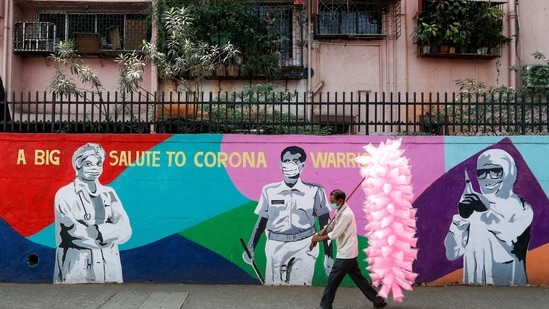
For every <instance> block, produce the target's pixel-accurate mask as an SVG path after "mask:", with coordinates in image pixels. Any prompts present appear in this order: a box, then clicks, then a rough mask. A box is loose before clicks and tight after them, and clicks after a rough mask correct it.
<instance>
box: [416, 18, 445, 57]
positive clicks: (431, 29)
mask: <svg viewBox="0 0 549 309" xmlns="http://www.w3.org/2000/svg"><path fill="white" fill-rule="evenodd" d="M438 31H439V30H438V26H437V25H435V24H428V23H426V22H421V23H420V24H418V25H417V27H416V28H415V29H414V31H413V32H412V41H413V42H414V43H415V44H418V45H419V46H420V48H421V54H422V55H426V54H428V53H429V52H430V50H431V43H432V42H434V41H435V40H436V37H437V36H438Z"/></svg>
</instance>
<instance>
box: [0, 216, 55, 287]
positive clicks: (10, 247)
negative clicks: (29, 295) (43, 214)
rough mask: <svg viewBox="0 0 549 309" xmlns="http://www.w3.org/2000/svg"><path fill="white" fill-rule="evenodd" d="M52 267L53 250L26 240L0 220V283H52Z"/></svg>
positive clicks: (53, 259)
mask: <svg viewBox="0 0 549 309" xmlns="http://www.w3.org/2000/svg"><path fill="white" fill-rule="evenodd" d="M35 258H36V259H35ZM29 262H31V263H29ZM34 263H36V264H35V265H34ZM54 265H55V249H52V248H49V247H46V246H42V245H39V244H36V243H34V242H32V241H29V240H27V239H26V238H25V237H23V236H22V235H20V234H19V233H17V232H16V231H15V230H14V229H13V228H12V227H11V226H9V224H7V223H6V221H4V219H0V282H11V283H52V282H53V267H54Z"/></svg>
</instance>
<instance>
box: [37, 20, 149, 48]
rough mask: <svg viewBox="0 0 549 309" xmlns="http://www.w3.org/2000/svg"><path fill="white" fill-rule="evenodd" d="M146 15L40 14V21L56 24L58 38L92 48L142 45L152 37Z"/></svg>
mask: <svg viewBox="0 0 549 309" xmlns="http://www.w3.org/2000/svg"><path fill="white" fill-rule="evenodd" d="M146 18H147V16H146V15H145V14H124V13H72V12H71V13H57V12H41V13H39V14H38V20H39V21H40V22H48V23H52V24H54V25H55V26H56V29H57V37H56V42H58V41H60V40H61V41H63V40H68V39H71V40H75V41H76V45H77V46H79V47H80V48H84V49H85V50H86V51H91V52H96V51H115V50H134V49H139V48H140V44H141V42H142V41H143V40H150V26H149V25H148V22H147V19H146ZM79 40H80V42H79ZM83 44H85V46H83ZM89 44H93V45H96V46H90V45H89Z"/></svg>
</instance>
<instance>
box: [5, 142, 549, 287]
mask: <svg viewBox="0 0 549 309" xmlns="http://www.w3.org/2000/svg"><path fill="white" fill-rule="evenodd" d="M399 138H400V137H399ZM0 139H1V140H2V144H3V145H5V146H4V147H3V149H2V150H1V151H2V153H3V155H4V160H1V161H0V166H1V169H2V171H3V175H2V176H1V178H2V180H1V182H0V198H1V205H0V281H2V282H36V283H38V282H40V283H51V282H52V279H53V281H54V282H61V283H72V282H77V281H78V282H143V281H147V282H158V283H194V284H201V283H202V284H261V282H262V280H265V283H266V284H297V285H303V284H312V285H324V284H325V283H326V279H327V276H326V272H327V271H329V268H330V265H331V260H332V258H333V257H334V256H333V254H332V252H333V249H334V248H333V247H334V244H323V245H320V246H317V247H316V248H315V251H313V252H309V253H308V254H307V252H306V251H303V249H302V248H303V245H301V244H300V243H305V244H306V245H305V246H306V247H308V245H309V244H310V239H308V238H309V237H310V233H312V231H313V229H312V227H313V225H314V226H315V228H316V229H319V228H320V227H321V226H322V225H323V224H325V222H327V219H328V216H329V215H331V214H333V210H331V209H329V208H328V206H327V204H326V196H325V194H326V193H325V192H326V191H330V190H332V189H335V188H340V189H343V190H346V191H350V190H352V188H354V187H355V186H356V184H357V183H359V181H360V180H361V176H360V174H359V169H360V166H359V165H358V164H357V163H356V162H355V158H357V157H358V156H362V155H364V153H363V152H364V150H363V146H364V145H366V144H369V143H372V144H374V145H376V144H379V143H381V142H383V141H386V140H387V139H391V137H388V136H330V137H322V136H298V135H293V136H254V135H63V134H59V135H57V134H55V135H54V134H1V135H0ZM81 147H84V148H81ZM288 147H289V148H288ZM401 148H402V149H404V150H405V152H406V155H407V157H408V158H409V160H410V161H409V165H410V167H411V171H412V184H413V194H414V197H415V200H414V203H413V206H414V207H415V208H417V235H416V236H417V239H418V248H419V251H418V256H417V260H416V261H415V263H414V272H416V273H418V277H417V279H416V281H417V282H418V283H426V284H433V285H441V284H448V283H454V282H458V283H474V284H490V283H493V284H503V285H523V284H542V285H549V267H548V266H547V265H549V263H548V262H549V261H548V259H549V258H548V256H549V254H548V251H549V245H548V243H549V234H547V233H545V231H546V230H547V229H548V228H549V213H547V212H548V206H549V203H548V199H547V195H546V193H545V192H547V190H548V187H549V177H548V173H547V171H548V170H549V166H548V165H549V162H546V161H547V160H545V156H546V154H547V153H548V152H549V138H548V137H542V136H535V137H512V138H503V137H446V138H444V137H426V136H421V137H402V146H401ZM101 149H103V150H104V154H103V152H102V151H101ZM82 153H86V154H92V153H93V154H92V155H91V156H87V157H86V158H89V162H86V163H85V164H83V163H82V162H83V161H82V160H84V161H85V160H86V158H84V157H81V156H80V155H79V154H82ZM73 156H74V158H73ZM100 162H102V165H101V166H100V164H99V163H100ZM73 164H74V165H73ZM466 171H467V174H468V176H469V180H470V182H469V183H467V179H466V177H465V173H466ZM75 174H76V177H75ZM86 177H87V178H89V179H88V180H89V181H88V183H90V184H95V185H96V186H97V188H100V190H97V191H96V192H97V194H96V193H93V190H91V191H89V190H87V189H82V190H80V191H79V190H75V189H76V186H75V184H80V183H81V182H82V183H85V182H86V181H84V180H85V179H86ZM92 178H93V179H92ZM83 179H84V180H83ZM292 184H293V185H292ZM61 188H64V189H61ZM84 188H85V187H84ZM277 188H281V190H278V189H277ZM77 191H78V192H82V194H80V193H78V192H77ZM360 191H361V190H359V191H357V193H356V194H355V195H354V196H353V197H352V198H351V200H350V201H349V205H350V207H351V208H352V209H353V210H354V212H355V214H356V219H357V226H358V227H359V234H361V235H365V232H364V226H365V225H366V223H367V221H366V219H365V216H364V215H361V213H362V212H361V211H362V203H363V202H364V199H365V197H364V193H363V192H360ZM58 192H59V193H58ZM99 192H103V193H99ZM88 193H92V194H91V195H89V196H87V197H86V195H85V194H88ZM94 194H95V195H94ZM82 195H83V196H82ZM56 196H57V197H56ZM81 198H82V200H81ZM68 200H70V201H72V202H66V201H68ZM63 205H64V206H67V205H72V206H76V208H77V209H76V212H75V210H74V209H72V208H71V207H63ZM283 205H291V206H292V207H291V208H288V209H292V210H295V209H299V211H298V212H292V211H290V212H284V211H283V207H282V206H283ZM294 207H295V208H294ZM84 208H85V211H84ZM68 213H72V214H73V217H72V219H73V220H76V221H66V220H69V218H68V217H65V215H66V214H68ZM74 213H77V214H78V215H76V216H74ZM86 213H87V214H88V216H86ZM86 218H89V219H86ZM71 226H72V228H70V227H71ZM76 227H78V228H79V229H76ZM77 230H78V231H77ZM84 244H85V245H84ZM88 245H90V247H88ZM359 245H360V247H361V249H363V248H366V247H367V245H368V240H367V239H366V238H365V237H364V236H361V237H360V239H359ZM488 247H489V248H490V250H488V249H487V248H488ZM94 250H96V251H94ZM105 250H108V251H109V252H110V253H112V256H111V257H109V258H107V259H104V260H102V261H103V262H102V263H98V264H99V265H96V266H99V267H98V268H96V269H95V270H94V271H91V270H92V269H93V267H91V268H90V269H89V271H88V269H87V268H86V271H84V270H83V269H84V268H80V270H74V272H73V270H72V269H67V268H62V267H61V268H60V267H59V266H60V265H63V262H66V261H69V260H71V261H78V263H77V264H79V263H80V265H82V267H84V266H86V267H87V265H88V262H87V261H86V258H87V259H88V261H97V260H96V259H89V257H90V256H93V253H92V252H104V251H105ZM246 250H247V251H248V253H246ZM360 251H361V256H359V258H358V259H359V261H361V263H362V264H361V267H362V268H365V267H366V265H365V262H364V260H365V256H364V253H363V250H360ZM69 252H70V254H69ZM84 252H88V253H86V254H84ZM478 252H481V253H482V254H483V255H484V256H483V257H484V258H483V259H481V260H479V259H474V258H473V259H472V258H470V256H471V254H473V253H478ZM103 254H105V253H103ZM82 256H86V258H82ZM250 257H253V263H252V259H250ZM71 264H73V263H71ZM90 265H94V264H90ZM110 265H113V266H114V268H115V270H110V268H109V267H110ZM471 267H475V268H476V269H478V267H483V268H484V270H485V271H484V273H486V274H487V275H483V276H478V275H477V273H475V272H474V271H471ZM511 273H512V274H513V276H510V275H509V274H511ZM262 277H263V278H262ZM343 284H344V285H352V283H351V281H350V280H349V281H345V282H344V283H343Z"/></svg>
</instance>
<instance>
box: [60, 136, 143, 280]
mask: <svg viewBox="0 0 549 309" xmlns="http://www.w3.org/2000/svg"><path fill="white" fill-rule="evenodd" d="M105 155H106V153H105V150H104V149H103V148H102V147H101V145H98V144H93V143H88V144H86V145H84V146H82V147H80V148H78V149H77V150H76V151H75V152H74V154H73V156H72V166H73V168H74V170H75V172H76V178H75V179H74V181H72V182H71V183H69V184H67V185H66V186H64V187H62V188H60V189H59V190H58V191H57V193H56V195H55V240H56V245H57V251H56V256H55V269H54V278H53V282H54V283H105V282H116V283H121V282H123V278H122V266H121V263H120V253H119V250H118V245H119V244H122V243H124V242H126V241H127V240H128V239H129V238H130V236H131V234H132V230H131V226H130V220H129V218H128V215H127V214H126V212H125V210H124V208H123V207H122V203H121V201H120V198H119V197H118V195H117V194H116V192H115V191H114V189H113V188H111V187H107V186H104V185H102V184H101V183H100V182H99V177H100V176H101V174H102V172H103V162H104V160H105Z"/></svg>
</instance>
